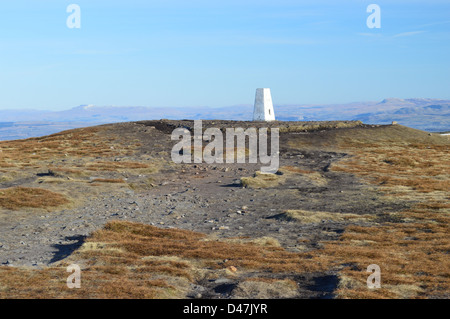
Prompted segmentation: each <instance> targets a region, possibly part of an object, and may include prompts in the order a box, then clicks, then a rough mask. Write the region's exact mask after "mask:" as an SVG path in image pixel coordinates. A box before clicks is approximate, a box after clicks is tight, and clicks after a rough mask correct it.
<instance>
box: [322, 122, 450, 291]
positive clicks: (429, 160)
mask: <svg viewBox="0 0 450 319" xmlns="http://www.w3.org/2000/svg"><path fill="white" fill-rule="evenodd" d="M396 129H397V130H398V128H396ZM423 135H425V134H423ZM376 138H377V137H375V139H376ZM389 138H391V139H392V138H393V137H392V136H389ZM426 138H427V137H426V136H424V137H422V136H421V135H420V134H419V135H418V140H420V142H415V143H410V142H407V141H406V142H405V141H404V140H397V141H389V142H386V141H385V142H382V141H377V142H376V143H374V142H373V140H370V139H368V140H367V142H366V143H363V142H361V141H358V143H352V141H351V139H347V140H346V141H345V142H344V143H341V144H340V147H341V149H345V150H346V151H350V152H351V153H352V154H353V157H352V158H350V159H347V160H344V161H341V162H339V163H337V164H334V165H333V166H332V170H334V171H340V172H346V173H351V174H354V175H357V176H359V177H361V178H363V179H365V180H366V181H367V182H369V183H373V184H376V185H378V186H379V187H380V190H381V191H382V192H383V193H384V194H385V196H392V197H396V198H405V199H408V200H413V201H414V200H419V201H420V202H419V203H417V204H416V205H414V206H413V207H412V208H411V209H408V210H405V211H403V212H399V213H396V216H397V217H398V222H396V223H384V224H382V225H376V226H375V225H374V226H367V227H361V226H348V227H347V228H346V230H345V232H344V234H343V235H342V237H341V238H340V239H339V240H338V241H334V242H326V243H324V248H323V250H321V251H318V252H317V253H320V254H321V256H322V258H323V259H325V260H326V262H330V263H331V264H334V265H335V267H343V268H342V270H341V271H340V278H341V282H340V285H339V289H338V290H337V294H338V296H339V297H340V298H430V297H431V298H448V293H449V291H450V258H449V257H448V254H449V252H450V238H449V236H448V234H449V231H450V229H449V225H450V204H448V203H449V200H450V196H449V192H448V191H449V189H450V175H449V171H450V152H449V151H450V144H449V143H448V142H445V141H444V140H443V139H441V140H436V139H435V138H433V139H431V138H430V140H429V141H427V140H426ZM371 264H377V265H379V266H380V268H381V288H380V289H373V290H371V289H368V288H367V285H366V280H367V277H368V275H369V273H367V272H366V268H367V266H369V265H371ZM342 265H344V266H342Z"/></svg>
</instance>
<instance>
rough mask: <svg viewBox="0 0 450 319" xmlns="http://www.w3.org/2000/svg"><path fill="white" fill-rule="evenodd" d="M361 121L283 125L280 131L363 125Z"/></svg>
mask: <svg viewBox="0 0 450 319" xmlns="http://www.w3.org/2000/svg"><path fill="white" fill-rule="evenodd" d="M362 124H363V123H362V122H361V121H340V122H327V123H305V124H301V125H292V126H281V127H280V133H294V132H308V131H318V130H329V129H337V128H353V127H357V126H361V125H362Z"/></svg>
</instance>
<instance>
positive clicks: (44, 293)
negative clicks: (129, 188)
mask: <svg viewBox="0 0 450 319" xmlns="http://www.w3.org/2000/svg"><path fill="white" fill-rule="evenodd" d="M72 263H78V264H80V265H81V266H82V274H81V286H82V288H81V289H73V290H70V289H68V288H67V287H66V278H67V276H68V273H66V272H65V267H66V266H67V265H69V264H72ZM320 270H322V271H323V270H324V267H323V265H321V264H320V263H318V262H317V261H316V260H314V259H312V258H311V256H310V255H308V254H299V253H293V252H288V251H286V250H284V249H283V248H281V247H277V246H275V245H259V244H254V243H235V242H227V241H220V240H214V239H209V238H208V237H207V236H206V235H205V234H201V233H196V232H192V231H187V230H180V229H160V228H157V227H154V226H149V225H143V224H138V223H131V222H122V221H113V222H110V223H108V224H107V225H106V226H105V227H104V228H103V229H101V230H99V231H96V232H94V233H93V234H92V236H90V237H89V238H88V239H87V241H86V242H85V243H84V244H83V246H82V247H81V248H80V249H78V250H77V251H76V252H75V253H74V254H72V255H71V256H70V257H69V258H68V259H66V260H63V261H62V262H60V264H59V265H58V266H55V267H52V268H47V269H44V270H34V271H33V270H27V269H21V268H11V267H0V298H181V297H185V295H186V293H187V292H188V291H189V287H190V284H191V283H193V282H196V281H199V280H204V279H205V278H206V279H207V278H217V277H222V276H233V277H239V276H248V274H249V273H251V274H252V275H253V276H255V274H257V273H259V274H260V276H259V277H262V278H264V277H265V276H267V275H270V274H271V273H279V274H283V273H288V274H300V273H303V272H316V271H320ZM263 281H264V280H263ZM255 285H257V286H258V287H260V288H261V287H263V288H264V289H265V290H264V291H265V293H270V292H271V291H273V289H278V292H279V293H280V297H283V296H284V297H286V296H291V294H292V293H293V292H294V291H296V289H295V287H296V285H295V282H292V281H289V280H275V281H273V282H270V280H269V279H267V280H265V282H256V284H252V283H249V284H243V285H242V287H241V288H242V289H241V290H242V294H245V293H251V291H252V290H254V289H255ZM259 296H262V294H260V295H259Z"/></svg>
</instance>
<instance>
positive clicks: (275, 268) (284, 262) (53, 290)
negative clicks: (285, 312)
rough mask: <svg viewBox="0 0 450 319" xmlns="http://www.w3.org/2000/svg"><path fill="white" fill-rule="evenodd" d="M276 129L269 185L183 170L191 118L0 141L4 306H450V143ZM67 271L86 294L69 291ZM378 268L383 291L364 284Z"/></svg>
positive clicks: (251, 177) (231, 169)
mask: <svg viewBox="0 0 450 319" xmlns="http://www.w3.org/2000/svg"><path fill="white" fill-rule="evenodd" d="M203 124H204V128H207V127H219V128H226V127H244V128H246V127H250V126H253V125H255V123H252V122H225V121H203ZM259 125H267V124H266V123H265V124H259ZM269 126H272V127H278V126H280V132H281V136H280V169H279V172H278V173H277V174H275V175H270V176H267V175H260V174H258V173H257V171H258V170H259V169H260V166H261V165H260V164H205V163H202V164H174V163H173V162H172V161H171V159H170V151H171V148H172V146H173V145H174V144H175V142H174V141H171V139H170V133H171V132H172V131H173V129H174V128H176V127H185V128H188V129H190V130H192V127H193V122H192V121H143V122H137V123H121V124H113V125H104V126H99V127H94V128H86V129H79V130H73V131H66V132H62V133H59V134H55V135H51V136H48V137H43V138H36V139H28V140H22V141H8V142H0V173H1V175H0V176H1V177H0V183H1V184H0V206H1V208H0V234H1V236H0V263H2V264H3V266H2V267H0V296H1V297H4V298H14V297H24V296H25V297H31V298H38V297H57V298H59V297H64V298H93V297H106V298H123V297H134V298H172V297H173V298H239V297H244V298H333V297H339V298H355V297H357V298H361V297H362V298H366V297H367V298H383V297H384V298H412V297H432V298H446V297H448V291H449V280H450V279H449V272H448V269H450V268H449V258H448V251H449V247H450V243H449V239H448V221H449V220H448V213H449V208H450V205H449V204H448V203H449V192H448V190H449V174H448V171H449V166H450V165H449V163H450V158H449V152H448V150H449V146H450V143H449V139H448V138H447V137H443V136H438V135H435V134H433V135H429V134H428V133H425V132H421V131H417V130H413V129H409V128H406V127H402V126H399V125H393V126H370V125H362V124H361V123H358V122H345V123H344V122H320V123H318V122H311V123H308V122H279V123H277V122H275V123H271V124H270V125H269ZM71 263H76V264H79V265H80V266H81V267H82V273H83V284H82V289H76V290H70V289H68V288H67V286H66V278H67V276H68V274H67V272H66V268H65V267H66V266H67V265H69V264H71ZM370 264H377V265H379V266H380V267H381V269H382V288H381V289H376V290H369V289H367V285H366V279H367V276H368V273H367V272H366V268H367V266H368V265H370Z"/></svg>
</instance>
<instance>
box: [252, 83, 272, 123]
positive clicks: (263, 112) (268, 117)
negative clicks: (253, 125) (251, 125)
mask: <svg viewBox="0 0 450 319" xmlns="http://www.w3.org/2000/svg"><path fill="white" fill-rule="evenodd" d="M253 121H275V113H274V112H273V104H272V96H271V95H270V89H256V96H255V108H254V110H253Z"/></svg>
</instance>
